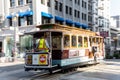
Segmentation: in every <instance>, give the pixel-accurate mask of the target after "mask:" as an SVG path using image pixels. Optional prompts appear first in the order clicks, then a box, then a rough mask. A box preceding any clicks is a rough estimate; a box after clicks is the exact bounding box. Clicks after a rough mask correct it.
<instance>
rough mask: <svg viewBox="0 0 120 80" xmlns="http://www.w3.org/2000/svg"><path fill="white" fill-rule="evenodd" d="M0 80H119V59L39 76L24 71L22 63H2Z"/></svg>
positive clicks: (0, 65) (37, 73) (39, 73)
mask: <svg viewBox="0 0 120 80" xmlns="http://www.w3.org/2000/svg"><path fill="white" fill-rule="evenodd" d="M11 64H12V63H11ZM0 80H120V60H106V61H104V62H103V63H101V64H98V65H95V66H90V67H84V68H79V69H77V71H73V72H68V73H65V74H62V73H55V74H52V75H44V76H41V72H25V71H24V63H21V64H15V63H14V65H8V64H7V63H5V64H3V63H2V64H0Z"/></svg>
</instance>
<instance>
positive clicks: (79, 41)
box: [78, 36, 83, 47]
mask: <svg viewBox="0 0 120 80" xmlns="http://www.w3.org/2000/svg"><path fill="white" fill-rule="evenodd" d="M82 43H83V41H82V36H78V47H82V46H83V45H82Z"/></svg>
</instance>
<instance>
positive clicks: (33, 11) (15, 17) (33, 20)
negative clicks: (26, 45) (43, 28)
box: [0, 0, 109, 56]
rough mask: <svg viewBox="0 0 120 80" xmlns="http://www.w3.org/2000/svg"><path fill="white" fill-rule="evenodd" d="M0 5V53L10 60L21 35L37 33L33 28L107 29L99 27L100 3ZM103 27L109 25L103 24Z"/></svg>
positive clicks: (32, 0)
mask: <svg viewBox="0 0 120 80" xmlns="http://www.w3.org/2000/svg"><path fill="white" fill-rule="evenodd" d="M1 1H2V4H4V5H3V6H4V10H3V11H2V12H3V13H4V28H2V31H0V34H2V36H1V38H2V40H1V43H2V44H4V45H2V50H3V53H5V54H6V56H11V54H12V50H14V47H15V46H18V48H19V46H20V45H19V43H20V41H19V36H20V35H21V34H23V33H24V32H30V31H36V30H38V29H37V28H35V26H36V25H40V24H45V23H58V24H63V25H70V26H75V27H78V28H83V29H90V30H92V31H95V32H99V31H101V30H103V29H104V30H106V29H107V28H109V27H106V26H108V25H106V26H103V27H99V22H98V20H99V18H98V16H99V14H98V13H99V12H100V11H99V9H98V5H99V0H1ZM100 1H103V0H100ZM104 1H106V0H104ZM107 1H108V0H107ZM106 4H108V3H106V2H105V3H104V5H106ZM108 6H109V5H108ZM103 7H106V6H103ZM2 9H3V8H2ZM105 11H106V9H105V10H104V11H103V12H102V13H103V14H104V15H103V14H102V15H101V16H104V18H105V19H106V15H107V14H106V13H105ZM106 12H107V11H106ZM107 16H109V15H107ZM107 20H108V18H107ZM107 20H106V21H107ZM108 21H109V20H108ZM106 24H109V23H108V22H106ZM99 28H100V29H99ZM101 28H102V29H101ZM12 43H15V44H16V45H11V44H12ZM8 46H9V47H8ZM11 46H12V47H11ZM7 48H8V49H7Z"/></svg>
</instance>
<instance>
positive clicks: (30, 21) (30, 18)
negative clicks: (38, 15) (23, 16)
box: [27, 16, 33, 25]
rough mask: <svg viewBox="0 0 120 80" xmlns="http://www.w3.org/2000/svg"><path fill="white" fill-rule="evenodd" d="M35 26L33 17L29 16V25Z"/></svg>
mask: <svg viewBox="0 0 120 80" xmlns="http://www.w3.org/2000/svg"><path fill="white" fill-rule="evenodd" d="M32 24H33V16H27V25H32Z"/></svg>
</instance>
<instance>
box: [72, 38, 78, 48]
mask: <svg viewBox="0 0 120 80" xmlns="http://www.w3.org/2000/svg"><path fill="white" fill-rule="evenodd" d="M76 45H77V40H76V36H72V47H76Z"/></svg>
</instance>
